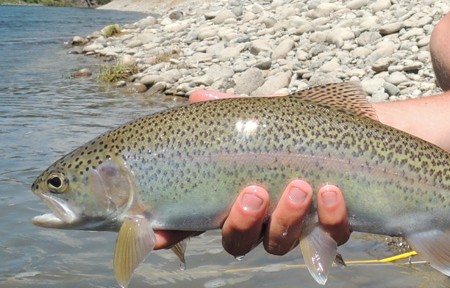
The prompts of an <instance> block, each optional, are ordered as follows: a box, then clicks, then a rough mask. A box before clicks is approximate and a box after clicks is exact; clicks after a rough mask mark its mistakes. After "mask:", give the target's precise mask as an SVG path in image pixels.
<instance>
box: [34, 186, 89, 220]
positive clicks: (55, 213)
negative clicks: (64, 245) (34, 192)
mask: <svg viewBox="0 0 450 288" xmlns="http://www.w3.org/2000/svg"><path fill="white" fill-rule="evenodd" d="M39 197H40V198H41V199H42V201H44V203H45V204H47V206H48V207H49V208H50V210H51V211H52V213H47V214H43V215H40V216H36V217H34V218H33V224H34V225H36V226H41V227H47V228H69V227H71V226H73V225H75V224H76V223H78V222H79V220H80V219H79V216H78V215H77V214H76V213H75V212H74V211H73V210H72V209H70V207H69V205H68V203H67V202H66V201H65V200H62V199H60V198H56V197H54V196H52V195H46V194H40V195H39Z"/></svg>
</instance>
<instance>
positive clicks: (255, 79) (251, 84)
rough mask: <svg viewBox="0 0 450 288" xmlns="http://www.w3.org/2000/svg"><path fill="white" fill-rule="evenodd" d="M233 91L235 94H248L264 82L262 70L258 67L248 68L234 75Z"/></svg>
mask: <svg viewBox="0 0 450 288" xmlns="http://www.w3.org/2000/svg"><path fill="white" fill-rule="evenodd" d="M233 78H234V82H235V83H236V85H235V86H234V91H235V92H236V93H237V94H245V95H250V94H251V93H252V92H253V91H255V90H256V89H258V88H259V87H260V86H261V85H262V84H263V83H264V75H263V72H262V71H261V70H260V69H258V68H249V69H248V70H246V71H244V72H243V73H242V74H240V75H236V76H235V77H233Z"/></svg>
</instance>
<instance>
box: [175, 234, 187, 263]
mask: <svg viewBox="0 0 450 288" xmlns="http://www.w3.org/2000/svg"><path fill="white" fill-rule="evenodd" d="M188 241H189V238H187V239H184V240H182V241H180V242H178V243H177V244H175V245H174V246H173V247H172V252H173V253H175V255H177V257H178V259H180V261H181V266H180V267H181V269H182V270H184V269H186V258H185V257H184V253H185V252H186V246H187V243H188Z"/></svg>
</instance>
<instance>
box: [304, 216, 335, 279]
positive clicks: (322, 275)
mask: <svg viewBox="0 0 450 288" xmlns="http://www.w3.org/2000/svg"><path fill="white" fill-rule="evenodd" d="M300 249H301V250H302V254H303V259H304V261H305V264H306V266H307V267H308V270H309V273H311V276H312V277H313V278H314V280H316V282H317V283H319V284H321V285H325V283H326V282H327V279H328V274H329V273H330V268H331V266H332V264H333V262H334V260H335V259H336V255H337V243H336V241H334V239H333V238H331V236H330V235H329V234H328V233H326V232H325V231H324V230H322V228H320V226H318V225H309V226H307V227H305V228H304V229H303V232H302V237H301V238H300Z"/></svg>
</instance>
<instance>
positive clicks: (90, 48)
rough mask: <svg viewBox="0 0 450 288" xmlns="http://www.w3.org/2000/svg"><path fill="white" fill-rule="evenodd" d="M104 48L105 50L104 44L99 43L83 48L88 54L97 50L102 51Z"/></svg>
mask: <svg viewBox="0 0 450 288" xmlns="http://www.w3.org/2000/svg"><path fill="white" fill-rule="evenodd" d="M103 48H104V46H103V45H102V44H99V43H93V44H90V45H86V46H84V47H83V52H84V53H87V52H94V51H96V50H100V49H103Z"/></svg>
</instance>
